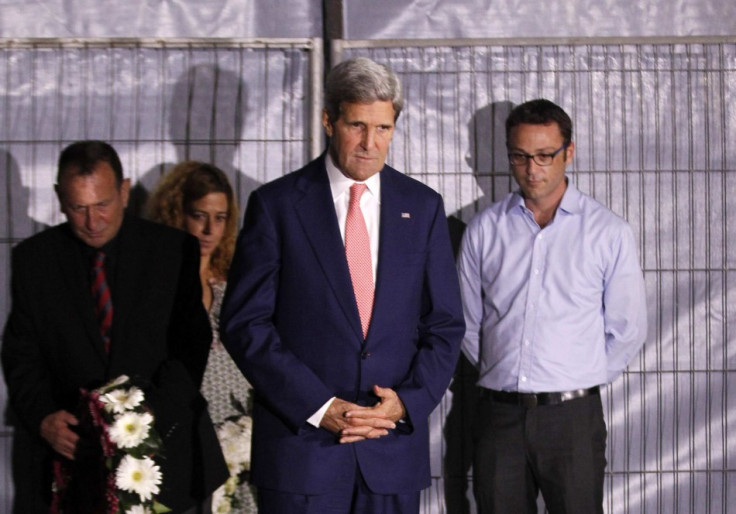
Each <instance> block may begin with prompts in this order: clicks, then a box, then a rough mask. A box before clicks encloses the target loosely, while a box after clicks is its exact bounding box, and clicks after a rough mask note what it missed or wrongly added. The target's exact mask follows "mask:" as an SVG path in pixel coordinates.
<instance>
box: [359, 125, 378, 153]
mask: <svg viewBox="0 0 736 514" xmlns="http://www.w3.org/2000/svg"><path fill="white" fill-rule="evenodd" d="M375 139H376V129H374V128H371V127H368V128H366V129H365V131H364V132H363V140H362V141H361V146H362V147H363V148H364V149H366V150H367V149H369V148H372V147H373V144H374V142H375Z"/></svg>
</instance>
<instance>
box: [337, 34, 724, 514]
mask: <svg viewBox="0 0 736 514" xmlns="http://www.w3.org/2000/svg"><path fill="white" fill-rule="evenodd" d="M336 50H337V53H339V54H340V55H341V56H342V58H347V57H354V56H359V55H360V56H366V57H371V58H373V59H375V60H377V61H379V62H383V63H385V64H388V65H389V66H390V67H391V68H392V69H393V70H394V71H396V72H397V73H398V75H399V76H400V78H401V81H402V84H403V86H404V88H405V96H406V105H405V110H404V112H403V113H402V118H401V119H400V120H399V123H398V126H397V131H396V133H395V136H394V142H393V144H392V147H391V151H390V155H389V161H390V163H391V164H392V165H393V166H394V167H396V168H398V169H400V170H403V171H405V172H406V173H407V174H409V175H412V176H414V177H416V178H418V179H419V180H422V181H424V182H426V183H427V184H429V185H431V186H432V187H434V188H435V189H437V190H438V191H439V192H440V193H442V194H443V196H444V198H445V207H446V209H447V212H448V214H451V215H452V216H451V221H452V220H453V219H454V220H455V223H451V228H453V227H455V228H456V230H457V232H461V230H462V226H463V224H464V222H467V221H468V220H469V219H470V218H471V217H472V216H473V215H474V214H475V213H476V212H478V211H480V210H481V209H483V208H484V207H486V206H487V205H489V204H490V203H492V202H493V201H495V200H499V199H500V198H501V197H503V196H504V195H505V194H506V193H507V192H509V191H510V190H511V189H512V188H513V187H514V183H513V180H512V178H511V175H510V174H509V168H508V164H507V161H506V148H505V131H504V125H503V123H504V120H505V117H506V115H507V114H508V112H509V111H510V109H511V108H512V107H513V106H514V105H516V104H518V103H520V102H523V101H526V100H530V99H532V98H537V97H546V98H549V99H550V100H553V101H555V102H556V103H558V104H560V105H561V106H562V107H563V108H565V110H567V112H568V113H569V114H570V115H571V117H572V119H573V123H574V130H575V132H574V138H573V139H574V141H575V142H576V154H575V157H574V159H573V162H572V163H571V166H570V167H569V168H568V176H570V177H571V180H573V181H574V182H575V183H576V185H577V186H578V188H579V189H581V190H582V191H583V192H586V193H588V194H590V195H591V196H593V197H595V198H596V199H598V200H599V201H600V202H601V203H603V204H605V205H606V206H608V207H609V208H610V209H611V210H613V211H614V212H615V213H617V214H619V215H621V216H622V217H624V218H625V219H627V220H628V221H629V223H630V224H631V225H632V227H633V228H634V231H635V232H636V234H637V237H638V241H639V246H640V255H641V263H642V268H643V270H644V274H645V278H646V283H647V296H648V306H649V307H648V311H649V312H648V316H649V320H650V330H649V335H648V339H647V342H646V343H645V346H644V349H643V350H642V352H641V353H640V354H639V355H638V356H637V357H636V358H635V359H634V360H633V362H632V363H631V364H630V366H629V369H628V371H627V372H626V373H625V374H624V376H623V377H622V378H620V379H619V380H617V381H616V382H614V383H613V384H612V385H610V386H609V387H607V388H606V390H605V393H604V396H603V398H604V406H605V414H606V418H607V423H608V429H609V437H608V448H607V460H608V467H607V472H606V482H605V492H606V494H605V510H606V512H609V513H623V512H626V513H637V512H638V513H647V512H649V513H651V512H667V513H695V512H697V513H726V512H728V511H729V504H733V502H734V495H735V494H736V462H735V456H734V454H735V453H736V422H735V420H734V418H735V416H734V415H733V414H732V412H733V411H734V408H736V398H734V387H736V386H734V378H736V376H735V375H736V367H735V366H734V364H735V363H736V338H735V337H734V333H733V331H729V321H730V322H733V321H736V317H735V316H736V308H735V307H734V305H735V304H736V302H734V296H735V295H736V273H735V271H736V270H735V264H736V251H735V250H736V248H734V245H735V244H736V243H735V242H734V241H736V226H735V225H736V224H734V222H733V220H734V214H735V211H736V199H735V196H734V193H736V150H734V145H733V142H734V141H736V138H735V137H734V136H736V89H735V87H734V85H735V84H736V44H734V41H733V39H721V40H715V39H708V40H696V39H687V38H680V39H677V40H673V41H671V42H667V41H666V40H641V41H633V40H585V41H554V40H540V41H533V40H530V41H510V42H504V41H473V40H467V41H457V40H456V41H452V42H446V41H441V40H438V41H426V40H425V41H421V42H416V41H387V42H382V41H342V42H338V44H337V45H336ZM729 143H730V144H729ZM458 240H459V236H458V235H457V234H456V236H455V243H457V241H458ZM472 383H473V370H472V368H471V367H470V366H469V364H467V363H463V362H461V365H460V367H459V368H458V372H457V374H456V378H455V383H454V385H453V386H452V387H451V389H450V392H449V393H448V394H447V395H446V397H445V399H444V400H443V402H442V404H441V405H440V407H439V408H438V410H437V411H436V412H435V413H434V414H433V420H432V421H433V436H432V445H433V446H432V451H433V484H432V487H431V489H430V490H429V491H427V492H426V494H424V496H423V512H424V513H440V512H471V511H472V510H473V508H474V506H473V501H472V498H471V496H472V495H471V494H470V491H471V480H472V478H471V475H470V469H471V463H470V455H472V439H471V438H470V430H471V425H472V413H473V409H474V397H473V393H472ZM450 435H452V439H450V437H449V436H450Z"/></svg>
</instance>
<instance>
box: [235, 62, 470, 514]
mask: <svg viewBox="0 0 736 514" xmlns="http://www.w3.org/2000/svg"><path fill="white" fill-rule="evenodd" d="M325 96H326V98H325V109H324V111H323V115H322V123H323V126H324V127H325V130H326V132H327V136H328V137H329V148H328V151H327V152H326V153H325V154H324V155H322V156H321V157H319V158H318V159H316V160H314V161H312V162H311V163H309V164H307V165H306V166H305V167H304V168H302V169H300V170H298V171H296V172H293V173H290V174H288V175H286V176H285V177H282V178H280V179H278V180H275V181H273V182H271V183H269V184H266V185H264V186H262V187H261V188H259V189H258V190H256V191H255V192H254V193H253V194H252V195H251V197H250V200H249V203H248V209H247V212H246V214H245V220H244V226H243V229H242V232H241V234H240V237H239V239H238V244H237V249H236V252H235V257H234V261H233V266H232V269H231V272H230V276H229V284H228V292H227V295H226V298H225V301H224V305H223V309H222V319H221V326H222V333H223V334H224V341H225V345H226V347H227V348H228V350H229V351H230V353H231V354H232V356H233V358H234V359H235V361H236V362H237V363H238V365H239V366H240V368H241V369H242V370H243V372H244V373H245V375H246V377H247V378H248V380H249V381H250V382H251V383H252V384H253V385H254V388H255V391H256V397H255V405H254V416H253V417H254V429H253V443H252V444H253V448H252V467H251V472H252V479H253V481H254V483H255V484H256V485H257V486H258V487H259V492H258V498H259V507H260V509H261V512H268V513H270V514H279V513H289V514H291V513H319V514H327V513H333V512H334V513H340V514H345V513H346V512H370V513H384V512H386V513H388V512H398V513H416V512H418V511H419V492H420V491H421V490H422V489H424V488H426V487H427V486H429V484H430V469H429V436H428V417H429V415H430V413H431V412H432V410H433V409H434V408H435V407H436V405H437V404H438V402H439V401H440V399H441V398H442V395H443V394H444V392H445V389H446V388H447V386H448V384H449V381H450V377H451V375H452V373H453V370H454V368H455V364H456V361H457V358H458V349H459V344H460V341H461V338H462V335H463V331H464V321H463V316H462V309H461V304H460V298H459V290H458V283H457V275H456V273H455V271H454V264H453V256H452V249H451V245H450V239H449V236H448V229H447V221H446V218H445V213H444V208H443V203H442V198H441V197H440V195H438V194H437V193H436V192H434V191H433V190H432V189H430V188H429V187H427V186H425V185H423V184H421V183H419V182H417V181H415V180H413V179H411V178H408V177H406V176H405V175H403V174H402V173H399V172H398V171H396V170H394V169H393V168H391V167H389V166H386V165H385V159H386V154H387V152H388V148H389V144H390V142H391V137H392V135H393V131H394V126H395V122H396V119H397V118H398V116H399V113H400V111H401V107H402V96H401V86H400V84H399V81H398V79H397V77H396V76H395V75H394V74H393V73H392V72H391V71H390V70H389V69H388V68H386V67H385V66H382V65H379V64H377V63H375V62H373V61H371V60H369V59H365V58H357V59H351V60H348V61H345V62H343V63H341V64H339V65H337V66H336V67H335V68H334V69H333V70H332V71H331V72H330V74H329V75H328V77H327V80H326V84H325ZM356 184H357V185H356ZM351 198H352V199H353V200H354V202H351ZM351 203H352V205H351ZM358 206H359V207H358ZM356 217H357V218H358V219H359V222H357V224H356V221H355V219H356ZM358 241H361V242H364V243H365V246H364V247H363V250H364V251H363V252H361V251H358V250H354V249H353V248H355V247H356V245H357V246H360V244H358ZM356 254H360V255H361V256H362V258H356V257H355V255H356ZM361 270H362V271H361Z"/></svg>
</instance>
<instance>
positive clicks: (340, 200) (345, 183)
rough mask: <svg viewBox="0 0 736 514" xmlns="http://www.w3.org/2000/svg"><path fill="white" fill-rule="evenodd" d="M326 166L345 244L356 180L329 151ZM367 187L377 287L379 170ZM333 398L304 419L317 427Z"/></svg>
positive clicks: (364, 206) (363, 200)
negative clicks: (340, 168) (346, 224)
mask: <svg viewBox="0 0 736 514" xmlns="http://www.w3.org/2000/svg"><path fill="white" fill-rule="evenodd" d="M325 167H326V168H327V177H328V178H329V180H330V190H331V191H332V201H333V202H334V203H335V213H336V214H337V223H338V225H339V226H340V236H342V244H343V245H344V244H345V220H346V219H347V216H348V207H349V206H350V187H351V186H352V185H353V184H355V183H356V181H355V180H353V179H351V178H348V177H346V176H345V175H343V173H342V172H341V171H340V170H339V169H338V168H337V166H335V163H333V162H332V157H330V155H329V154H327V156H326V157H325ZM362 183H363V184H365V185H366V186H367V187H368V189H367V190H366V191H365V192H364V193H363V196H361V197H360V210H361V211H362V212H363V218H364V219H365V225H366V228H367V229H368V238H369V239H370V245H371V266H372V268H373V287H374V288H375V287H376V270H377V269H378V234H379V228H380V227H379V225H380V219H381V174H380V173H376V174H375V175H373V176H372V177H370V178H369V179H368V180H366V181H365V182H362ZM334 399H335V398H334V397H332V398H330V399H329V400H328V401H327V403H325V404H324V405H323V406H322V408H321V409H319V410H318V411H317V412H315V413H314V414H313V415H312V416H311V417H310V418H309V419H308V420H307V421H308V422H309V423H310V424H311V425H314V426H315V427H319V424H320V422H321V421H322V417H323V416H324V415H325V412H327V409H328V408H329V407H330V405H331V404H332V401H333V400H334Z"/></svg>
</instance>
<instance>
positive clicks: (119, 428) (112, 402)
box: [52, 375, 171, 514]
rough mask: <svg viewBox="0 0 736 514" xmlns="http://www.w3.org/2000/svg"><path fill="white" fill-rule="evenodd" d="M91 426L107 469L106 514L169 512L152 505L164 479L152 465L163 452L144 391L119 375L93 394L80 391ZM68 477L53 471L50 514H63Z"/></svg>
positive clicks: (155, 502)
mask: <svg viewBox="0 0 736 514" xmlns="http://www.w3.org/2000/svg"><path fill="white" fill-rule="evenodd" d="M82 401H83V403H84V404H86V406H87V408H88V414H89V416H90V420H91V424H92V426H93V427H94V428H95V432H96V433H97V434H99V438H100V444H101V446H102V458H103V459H104V465H105V469H106V480H105V484H106V485H105V491H104V493H105V494H104V497H105V513H106V514H118V513H125V514H161V513H164V512H170V511H171V510H170V509H169V508H167V507H166V506H164V505H162V504H161V503H159V502H158V501H156V495H157V494H158V493H159V492H160V489H159V486H160V485H161V481H162V479H163V477H162V474H161V469H160V468H159V466H158V464H156V462H155V461H154V460H153V457H155V456H157V455H159V453H160V450H161V438H160V437H159V435H158V433H157V432H156V430H155V429H154V427H153V414H152V413H151V411H150V410H149V409H148V408H147V407H146V405H145V403H144V402H145V397H144V394H143V391H142V390H141V389H140V388H138V387H136V386H134V385H132V384H131V382H130V378H129V377H127V376H126V375H121V376H120V377H118V378H116V379H115V380H113V381H111V382H109V383H107V384H105V385H104V386H102V387H100V388H98V389H95V390H93V391H85V390H83V391H82ZM68 478H69V477H68V475H67V476H64V473H63V472H59V470H55V481H54V482H55V483H54V505H55V506H56V509H54V507H52V512H59V513H61V512H62V510H63V508H59V506H60V505H63V502H62V500H61V498H62V496H63V493H64V486H65V484H66V483H68Z"/></svg>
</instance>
